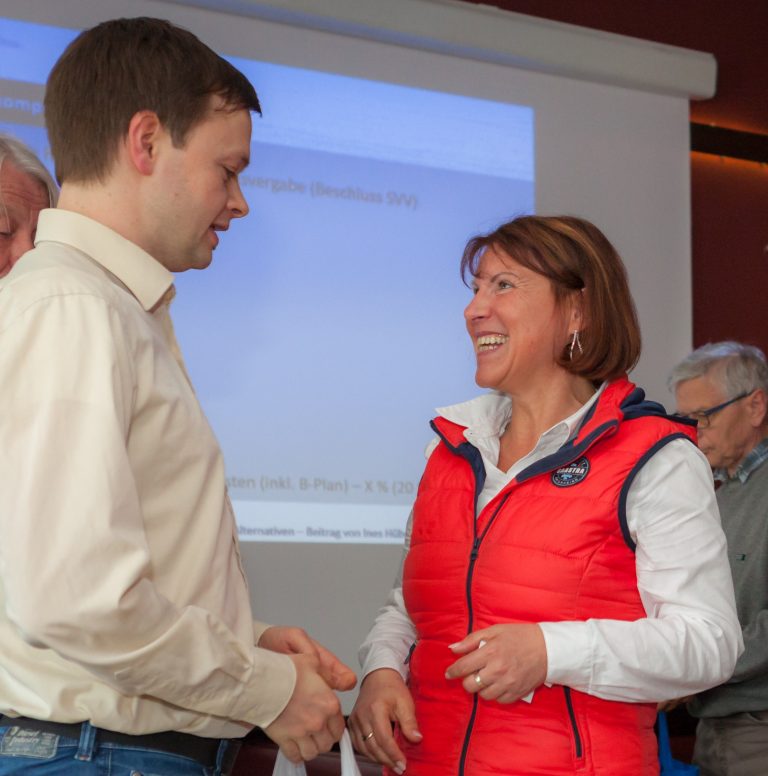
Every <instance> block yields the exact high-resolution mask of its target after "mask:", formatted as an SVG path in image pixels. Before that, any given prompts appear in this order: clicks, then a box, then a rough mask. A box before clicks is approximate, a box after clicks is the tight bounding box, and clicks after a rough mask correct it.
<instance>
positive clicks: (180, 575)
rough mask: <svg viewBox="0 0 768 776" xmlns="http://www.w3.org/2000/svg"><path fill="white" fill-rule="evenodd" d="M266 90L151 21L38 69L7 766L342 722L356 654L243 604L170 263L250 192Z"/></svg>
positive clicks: (188, 747) (6, 323)
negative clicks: (43, 153)
mask: <svg viewBox="0 0 768 776" xmlns="http://www.w3.org/2000/svg"><path fill="white" fill-rule="evenodd" d="M253 110H256V111H258V110H259V102H258V98H257V96H256V93H255V91H254V90H253V87H252V86H251V84H250V83H249V82H248V80H247V79H246V78H245V77H244V76H243V75H242V73H240V72H239V71H237V70H236V69H235V68H234V67H233V66H232V65H230V64H229V63H228V62H226V61H225V60H224V59H222V58H221V57H219V56H218V55H216V54H215V53H214V52H213V51H211V50H210V49H209V48H208V47H207V46H205V45H204V44H202V43H201V42H200V41H199V40H198V39H197V38H195V36H194V35H192V34H191V33H189V32H187V31H185V30H181V29H179V28H177V27H174V26H173V25H171V24H170V23H168V22H163V21H160V20H156V19H143V18H136V19H121V20H115V21H111V22H105V23H104V24H101V25H98V26H97V27H95V28H93V29H91V30H88V31H86V32H84V33H82V34H81V35H80V36H79V37H78V38H77V39H76V40H75V41H74V42H73V43H72V44H71V45H70V46H69V47H68V49H67V50H66V51H65V52H64V54H63V55H62V57H61V58H60V59H59V61H58V62H57V64H56V65H55V66H54V68H53V70H52V72H51V75H50V77H49V80H48V85H47V91H46V100H45V111H46V122H47V125H48V132H49V139H50V142H51V149H52V153H53V156H54V159H55V162H56V173H57V177H58V178H59V181H60V182H61V187H62V188H61V197H60V201H59V207H58V209H56V210H45V211H43V212H42V213H41V214H40V219H39V225H38V231H37V237H36V240H35V244H36V247H35V249H34V250H32V251H30V252H29V253H27V254H26V255H25V257H24V260H23V261H21V262H19V263H18V264H17V265H16V266H15V267H14V269H13V271H12V272H11V273H10V274H9V275H8V277H7V278H6V279H5V280H4V282H3V285H2V290H0V374H2V380H1V381H0V397H2V406H3V407H4V411H3V413H2V416H0V457H1V459H0V531H1V532H2V533H1V534H0V535H2V542H0V650H2V654H3V660H2V666H1V667H0V713H1V714H2V717H0V772H2V773H4V774H5V773H12V772H17V771H22V770H24V771H25V770H27V769H29V768H35V769H37V770H38V772H41V773H44V772H50V771H52V770H57V771H58V772H62V771H63V772H69V771H70V770H82V769H83V768H85V767H88V764H90V765H91V766H92V765H93V764H94V763H95V764H96V766H97V767H109V768H110V772H111V773H113V774H114V773H125V774H126V776H127V774H128V773H135V772H139V773H141V772H151V773H155V774H170V773H187V772H189V773H193V772H194V773H201V772H202V769H207V770H206V772H208V773H217V774H218V773H224V774H225V773H227V772H228V771H229V770H231V766H232V762H233V759H234V758H233V752H235V751H236V748H237V747H236V745H233V743H232V741H231V740H232V739H237V738H239V737H242V736H243V735H244V734H245V733H246V732H248V730H250V729H251V728H252V727H254V726H260V727H262V728H263V729H264V730H265V731H266V733H267V734H268V735H269V736H270V737H271V738H272V739H274V740H275V741H276V742H277V743H278V744H279V745H280V746H281V748H283V750H284V751H285V752H286V754H287V755H288V756H289V757H290V759H292V760H294V761H299V760H301V759H309V758H311V757H313V756H315V755H316V754H317V753H318V752H321V751H326V750H328V749H329V748H330V747H331V746H332V744H333V742H334V741H336V740H338V738H339V737H340V735H341V733H342V731H343V727H344V721H343V718H342V716H341V712H340V707H339V702H338V699H337V698H336V696H335V694H334V692H333V690H334V689H349V688H351V686H353V685H354V682H355V678H354V674H353V673H352V672H351V671H350V669H348V668H347V667H346V666H344V665H343V664H342V663H340V662H339V661H338V659H336V658H335V657H334V656H333V655H331V654H330V653H329V652H328V651H327V650H325V649H323V648H322V647H321V646H320V645H319V644H317V643H316V642H314V641H313V640H312V639H310V638H309V636H307V634H306V633H304V631H302V630H300V629H298V628H286V627H270V626H268V625H266V624H264V623H259V622H254V621H253V619H252V615H251V608H250V601H249V594H248V588H247V583H246V580H245V575H244V573H243V570H242V565H241V562H240V556H239V550H238V543H237V533H236V526H235V521H234V517H233V514H232V508H231V505H230V502H229V499H228V497H227V493H226V484H225V477H224V467H223V462H222V456H221V451H220V449H219V446H218V444H217V442H216V439H215V437H214V435H213V433H212V431H211V429H210V427H209V426H208V423H207V421H206V419H205V417H204V415H203V413H202V411H201V408H200V406H199V404H198V402H197V399H196V397H195V394H194V391H193V389H192V386H191V385H190V383H189V379H188V376H187V374H186V370H185V368H184V363H183V360H182V357H181V353H180V351H179V348H178V345H177V343H176V340H175V337H174V334H173V328H172V325H171V319H170V317H169V304H170V302H171V299H172V298H173V285H172V283H173V276H172V275H171V272H179V271H183V270H186V269H190V268H196V269H202V268H204V267H207V266H208V264H209V263H210V262H211V259H212V254H213V250H214V249H215V247H216V245H217V244H218V241H219V237H218V232H220V231H225V230H226V229H228V228H229V226H230V222H231V221H232V220H233V219H236V218H242V217H243V216H245V215H246V214H247V212H248V206H247V204H246V202H245V200H244V198H243V195H242V193H241V191H240V187H239V184H238V175H239V173H240V172H242V170H243V169H244V168H245V167H246V165H247V164H248V161H249V150H250V133H251V117H250V112H251V111H253Z"/></svg>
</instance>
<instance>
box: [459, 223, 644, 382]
mask: <svg viewBox="0 0 768 776" xmlns="http://www.w3.org/2000/svg"><path fill="white" fill-rule="evenodd" d="M489 248H493V249H495V250H497V251H500V252H501V253H502V254H506V255H507V256H509V257H510V258H511V259H513V260H514V261H516V262H517V263H518V264H521V265H522V266H524V267H527V268H528V269H530V270H532V271H533V272H537V273H538V274H540V275H543V276H544V277H545V278H547V279H548V280H549V281H550V283H551V284H552V290H553V292H554V295H555V303H556V305H557V307H558V308H560V309H562V308H563V306H564V305H565V303H566V302H567V301H568V300H569V299H572V297H573V295H574V294H577V293H578V294H580V295H581V300H580V306H581V311H582V319H583V321H584V324H583V328H581V329H580V330H579V340H580V342H581V349H579V348H578V347H576V348H574V349H573V352H572V353H571V352H570V350H571V349H570V348H569V346H568V344H567V343H566V344H565V346H564V347H563V350H562V352H561V354H560V355H559V357H558V358H557V363H558V365H559V366H561V367H562V368H563V369H565V370H567V371H568V372H571V373H572V374H576V375H579V376H581V377H584V378H586V379H587V380H590V381H591V382H593V383H595V384H599V383H602V382H603V381H604V380H614V379H616V378H618V377H621V376H622V375H625V374H626V373H627V372H629V371H630V370H631V369H632V368H633V367H634V366H635V364H637V361H638V359H639V358H640V350H641V337H640V325H639V323H638V320H637V311H636V309H635V303H634V301H633V300H632V295H631V294H630V292H629V283H628V281H627V270H626V268H625V266H624V263H623V262H622V260H621V257H620V256H619V254H618V252H617V251H616V249H615V248H614V247H613V245H611V243H610V241H609V240H608V238H607V237H606V236H605V235H604V234H603V233H602V232H601V231H600V230H599V229H598V228H597V227H596V226H595V225H594V224H592V223H590V222H589V221H586V220H585V219H583V218H577V217H575V216H520V217H519V218H515V219H514V220H513V221H509V222H508V223H505V224H502V225H501V226H499V227H498V228H497V229H495V230H494V231H492V232H490V233H488V234H484V235H477V236H476V237H473V238H472V239H470V240H469V242H468V243H467V246H466V248H465V249H464V254H463V256H462V258H461V276H462V278H463V280H464V282H465V283H467V284H468V280H469V278H470V277H474V276H475V275H477V271H478V266H479V264H480V260H481V259H482V257H483V254H484V253H485V252H486V251H487V250H488V249H489Z"/></svg>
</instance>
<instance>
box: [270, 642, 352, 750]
mask: <svg viewBox="0 0 768 776" xmlns="http://www.w3.org/2000/svg"><path fill="white" fill-rule="evenodd" d="M290 658H291V660H293V663H294V665H295V666H296V686H295V687H294V688H293V695H291V699H290V700H289V701H288V705H287V706H286V707H285V708H284V709H283V711H282V713H281V714H280V716H279V717H278V718H277V719H276V720H275V721H274V722H273V723H272V724H271V725H268V726H267V727H266V728H264V732H265V733H266V734H267V735H268V736H269V737H270V738H271V739H272V740H273V741H274V742H275V743H276V744H277V745H278V746H279V747H280V748H281V749H282V750H283V753H284V754H285V756H286V757H287V758H288V759H289V760H290V761H291V762H293V763H298V762H301V761H302V760H311V759H312V758H313V757H316V756H317V755H318V754H320V753H321V752H327V751H329V750H330V748H331V747H332V746H333V745H334V743H335V742H336V741H338V740H339V739H340V738H341V734H342V733H343V732H344V717H343V716H342V715H341V705H340V703H339V699H338V698H337V697H336V695H335V693H334V692H333V690H331V688H330V687H329V686H328V685H327V684H326V683H325V682H324V681H323V679H322V678H321V676H320V673H319V668H320V665H319V661H318V659H317V658H316V657H314V656H311V655H290Z"/></svg>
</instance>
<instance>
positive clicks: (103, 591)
mask: <svg viewBox="0 0 768 776" xmlns="http://www.w3.org/2000/svg"><path fill="white" fill-rule="evenodd" d="M3 302H4V303H5V302H6V299H3ZM5 320H6V321H7V322H8V321H9V320H10V323H7V324H6V325H5V328H4V329H3V331H2V332H0V343H1V345H0V374H2V376H3V377H2V391H1V393H0V395H1V396H2V400H3V402H4V405H5V408H6V411H3V412H0V461H1V462H2V463H1V464H0V535H2V537H3V540H2V542H0V569H2V579H3V592H4V601H3V604H4V606H5V609H6V613H7V616H8V618H9V620H10V621H11V622H12V623H13V625H14V626H15V627H16V628H17V629H18V631H19V632H20V633H21V635H22V636H23V637H24V639H25V640H26V641H27V642H28V643H30V644H32V645H33V646H37V647H44V648H47V649H49V650H53V651H54V652H55V653H57V654H58V655H60V656H61V657H63V658H65V659H66V660H68V661H70V662H72V663H75V664H77V665H79V666H81V667H82V668H84V669H86V670H87V671H89V672H90V673H91V674H93V675H94V676H95V677H97V678H98V679H100V680H101V681H103V682H104V683H106V684H108V685H110V686H112V687H113V688H115V689H117V690H118V691H119V692H121V693H124V694H125V695H129V696H140V695H144V696H151V697H153V698H156V699H159V700H162V701H165V702H167V703H169V704H173V705H175V706H178V707H180V708H184V709H189V710H193V711H195V712H199V713H200V714H205V715H212V716H217V717H221V718H223V719H228V720H236V721H241V722H244V723H248V724H249V725H250V726H252V725H261V726H265V725H267V724H269V723H270V722H271V721H273V720H274V719H275V718H276V717H277V716H278V715H279V714H280V712H281V711H282V709H283V708H284V707H285V705H286V704H287V702H288V700H289V699H290V697H291V694H292V692H293V686H294V683H295V671H294V667H293V663H292V661H291V660H290V659H289V658H288V657H287V656H285V655H279V654H277V653H273V652H269V651H267V650H263V649H259V648H257V647H255V646H254V643H253V642H252V640H251V639H250V636H251V632H250V629H249V634H248V637H249V638H248V639H247V640H246V641H243V640H240V639H239V638H238V637H237V636H236V635H235V633H233V631H232V630H231V629H230V628H229V627H228V626H227V625H226V624H225V623H224V622H223V621H222V619H221V618H219V617H218V616H217V615H216V614H215V613H212V612H209V611H206V610H205V609H203V608H201V607H200V606H195V605H192V604H190V605H186V606H185V605H183V604H182V603H181V602H182V601H183V598H184V595H183V591H180V592H178V594H174V595H173V596H172V597H173V600H170V594H169V591H170V590H173V589H175V588H174V587H173V585H174V583H173V582H172V581H169V580H165V582H163V579H164V577H163V574H162V571H161V570H159V569H155V568H153V565H152V558H151V556H150V553H149V547H148V543H147V537H146V533H145V530H146V527H145V525H144V520H143V515H142V510H141V504H140V501H139V496H138V492H137V488H136V484H135V480H134V475H133V471H132V469H131V464H130V460H129V454H128V449H129V447H130V445H131V435H132V432H133V430H134V429H133V426H134V424H137V423H140V419H137V418H135V417H134V416H133V412H132V409H133V404H134V401H135V391H136V390H137V389H136V382H135V379H134V374H133V372H132V368H133V367H132V363H133V362H132V358H131V356H130V350H131V344H130V342H129V341H128V339H127V338H128V337H129V336H130V333H129V330H130V327H129V326H126V325H124V322H123V321H122V320H121V318H120V314H119V313H118V312H117V311H116V310H114V309H113V308H111V307H110V306H109V304H108V303H107V302H106V300H104V299H102V298H100V297H98V296H96V295H89V294H87V293H83V294H77V293H75V294H73V295H59V296H51V297H50V298H44V299H40V300H37V301H35V302H34V303H33V304H30V305H29V306H28V307H27V308H26V309H23V310H20V311H19V314H18V315H16V316H15V317H12V316H5ZM11 407H12V408H13V411H12V412H9V411H7V410H8V408H11ZM174 601H176V602H177V603H174ZM255 627H256V628H258V627H261V626H260V625H256V626H255ZM254 635H255V633H254ZM44 654H45V653H44V652H41V655H43V656H44ZM41 659H44V657H41Z"/></svg>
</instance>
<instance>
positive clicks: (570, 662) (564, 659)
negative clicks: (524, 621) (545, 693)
mask: <svg viewBox="0 0 768 776" xmlns="http://www.w3.org/2000/svg"><path fill="white" fill-rule="evenodd" d="M539 627H540V628H541V632H542V633H543V634H544V644H545V645H546V648H547V679H546V683H547V684H562V685H565V686H566V687H579V688H584V687H590V686H591V685H592V670H593V666H594V655H593V651H594V650H593V648H592V636H591V632H590V625H589V622H574V621H569V622H540V623H539Z"/></svg>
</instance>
